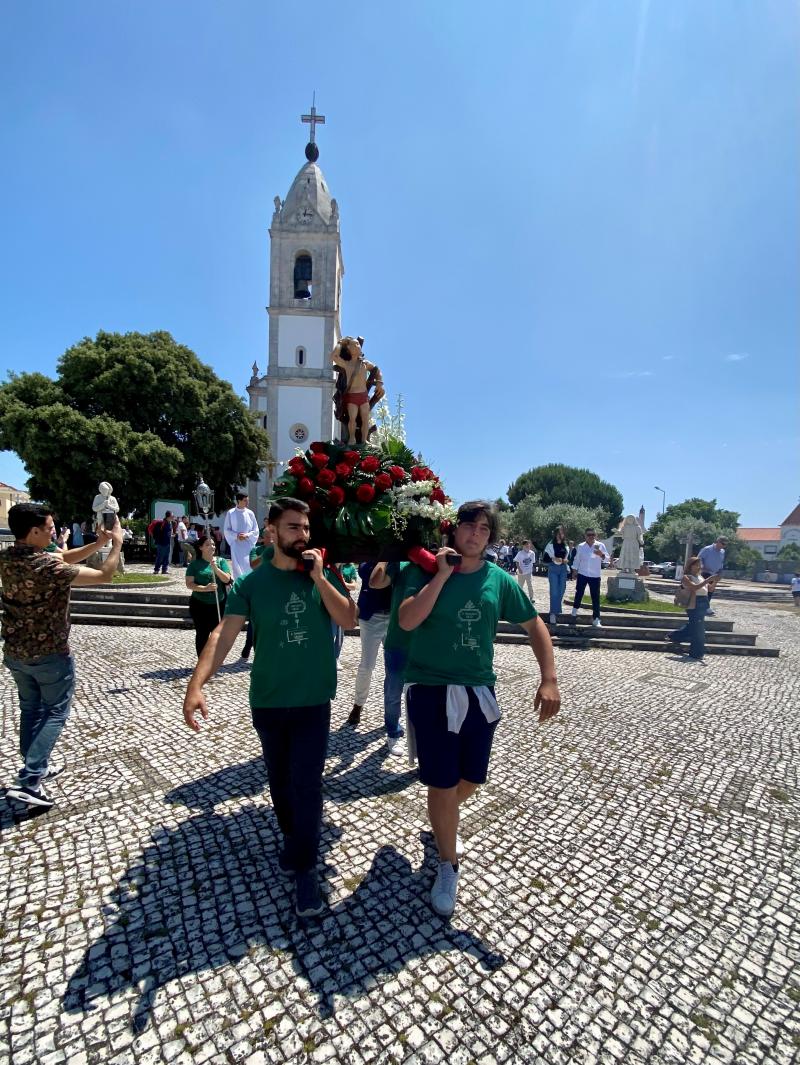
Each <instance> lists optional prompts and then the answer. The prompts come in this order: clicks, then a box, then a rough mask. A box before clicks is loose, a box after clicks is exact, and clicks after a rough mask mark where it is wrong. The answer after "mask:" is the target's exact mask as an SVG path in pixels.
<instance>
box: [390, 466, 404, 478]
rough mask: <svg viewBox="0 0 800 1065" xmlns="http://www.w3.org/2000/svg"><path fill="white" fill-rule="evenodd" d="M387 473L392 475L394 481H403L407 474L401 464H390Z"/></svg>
mask: <svg viewBox="0 0 800 1065" xmlns="http://www.w3.org/2000/svg"><path fill="white" fill-rule="evenodd" d="M389 473H390V474H391V475H392V477H393V478H394V480H395V481H404V480H405V479H406V477H408V474H407V473H406V471H405V470H404V469H403V467H402V466H390V467H389Z"/></svg>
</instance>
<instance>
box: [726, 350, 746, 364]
mask: <svg viewBox="0 0 800 1065" xmlns="http://www.w3.org/2000/svg"><path fill="white" fill-rule="evenodd" d="M749 358H750V355H749V354H748V353H747V352H746V351H735V352H734V353H733V354H732V355H726V356H725V362H744V360H745V359H749Z"/></svg>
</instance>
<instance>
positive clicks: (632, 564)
mask: <svg viewBox="0 0 800 1065" xmlns="http://www.w3.org/2000/svg"><path fill="white" fill-rule="evenodd" d="M643 561H644V534H643V533H642V529H641V526H640V525H639V522H638V521H637V520H636V518H634V516H633V514H629V515H628V516H627V518H626V519H625V521H623V523H622V548H621V550H620V553H619V564H618V568H619V570H620V571H621V572H623V573H636V572H637V570H639V569H640V568H641V566H642V563H643Z"/></svg>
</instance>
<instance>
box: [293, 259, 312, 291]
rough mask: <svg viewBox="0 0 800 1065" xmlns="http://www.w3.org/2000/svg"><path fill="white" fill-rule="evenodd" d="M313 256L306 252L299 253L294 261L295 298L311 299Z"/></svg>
mask: <svg viewBox="0 0 800 1065" xmlns="http://www.w3.org/2000/svg"><path fill="white" fill-rule="evenodd" d="M311 280H312V273H311V256H310V255H309V254H308V252H306V251H301V252H299V253H298V255H297V257H296V258H295V260H294V298H295V299H296V300H310V299H311Z"/></svg>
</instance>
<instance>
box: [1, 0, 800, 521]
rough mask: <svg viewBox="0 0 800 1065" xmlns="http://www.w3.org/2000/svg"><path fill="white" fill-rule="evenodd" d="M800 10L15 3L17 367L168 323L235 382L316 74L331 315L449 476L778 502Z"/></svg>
mask: <svg viewBox="0 0 800 1065" xmlns="http://www.w3.org/2000/svg"><path fill="white" fill-rule="evenodd" d="M797 10H798V9H797V7H796V5H793V4H790V3H788V2H784V0H753V2H744V0H705V2H704V3H702V4H698V3H696V2H695V0H615V2H614V3H607V2H600V0H597V2H595V0H574V2H571V3H569V4H566V3H560V2H556V0H550V2H547V3H544V2H526V3H524V4H510V3H506V4H496V5H486V4H485V3H478V2H473V0H450V2H443V0H438V2H437V3H433V2H427V0H426V2H415V0H411V2H409V0H405V2H404V3H403V4H398V5H392V6H390V5H387V4H376V3H368V2H367V0H364V2H362V3H354V2H350V3H348V2H339V3H337V4H320V3H314V2H312V0H309V2H307V3H305V4H302V5H287V4H281V5H278V4H273V3H267V2H265V0H239V2H235V3H228V4H220V3H218V2H216V0H214V2H210V0H192V2H186V0H171V2H170V3H169V4H165V3H163V2H161V0H158V2H155V0H139V2H137V3H136V4H126V3H122V2H119V0H118V2H108V0H103V2H102V3H101V2H97V3H95V2H90V0H80V2H76V3H72V4H64V3H62V2H60V0H58V2H56V0H48V2H40V3H38V4H36V5H23V4H16V5H12V4H6V5H5V6H4V9H3V13H2V23H1V24H0V25H1V26H2V33H3V37H4V39H5V41H6V48H5V49H4V63H3V65H2V68H0V93H1V94H2V98H3V100H4V101H5V108H4V111H5V116H4V117H5V119H6V120H5V121H4V123H3V124H2V126H1V127H0V152H2V157H3V159H4V160H5V163H4V167H3V174H2V178H0V180H1V181H2V201H1V202H2V232H3V238H4V239H3V245H4V250H5V255H4V256H3V257H2V262H1V263H0V337H1V338H2V348H1V349H0V350H1V351H2V367H3V368H4V369H5V370H16V371H23V370H39V371H42V372H44V373H48V374H54V373H55V364H56V360H57V358H58V357H59V355H61V354H62V353H63V351H64V350H65V349H66V348H68V347H69V346H70V345H71V344H73V343H74V342H76V341H77V340H79V339H80V338H81V337H83V336H85V335H94V334H95V333H96V332H97V331H98V330H99V329H105V330H110V331H121V332H125V331H128V330H140V331H145V332H146V331H150V330H155V329H167V330H169V331H170V332H171V333H172V334H173V335H174V336H175V338H176V339H177V340H179V341H180V342H181V343H184V344H187V345H189V347H191V348H193V349H194V350H195V351H196V352H197V354H198V355H199V356H200V358H201V359H203V360H204V361H205V362H208V363H210V364H211V365H212V366H213V367H214V368H215V370H216V371H217V372H218V373H219V374H220V375H222V376H224V377H226V378H227V379H228V380H230V381H231V382H233V384H234V386H235V387H236V389H237V391H240V392H241V393H242V394H244V388H245V385H246V384H247V381H248V379H249V374H250V366H251V364H252V362H253V360H254V359H255V360H257V361H258V362H259V363H260V365H262V366H263V365H264V363H265V361H266V360H265V350H266V336H267V322H266V314H265V312H264V305H265V303H266V301H267V277H268V235H267V228H268V225H269V220H270V217H271V213H272V200H273V197H274V196H275V195H276V194H279V195H281V196H285V195H286V192H287V191H288V188H289V185H290V184H291V181H292V179H293V177H294V175H295V173H296V172H297V170H298V169H299V168H300V166H301V165H302V164H303V162H304V159H303V147H304V144H305V140H306V134H307V127H301V125H300V122H299V115H300V114H301V112H303V111H307V110H308V107H309V104H310V102H311V92H312V90H314V89H316V93H317V105H318V109H319V110H320V111H321V112H322V113H324V114H325V115H326V116H327V123H326V125H325V126H324V127H322V128H320V129H319V131H318V143H319V145H320V151H321V155H320V165H321V167H322V169H323V171H324V173H325V176H326V179H327V182H328V185H329V186H330V189H331V192H332V194H333V195H335V196H336V197H337V199H338V201H339V205H340V211H341V217H342V240H343V247H344V256H345V264H346V271H347V272H346V277H345V283H344V294H343V321H342V326H343V329H344V331H345V332H346V333H359V334H362V335H363V336H365V337H366V338H367V340H366V352H367V355H368V357H370V358H373V359H374V360H375V361H377V362H379V363H380V365H381V367H382V369H383V372H384V378H385V380H386V383H387V387H388V390H389V393H390V396H394V395H396V394H397V393H398V392H401V393H402V394H403V396H404V399H405V403H406V408H407V430H408V437H409V442H410V443H411V444H412V446H414V447H415V448H418V449H420V450H422V452H423V453H424V455H425V457H426V459H427V461H428V462H429V463H431V464H433V465H435V466H436V467H437V469H438V470H439V471H440V472H441V474H442V475H443V477H444V478H445V481H446V484H447V487H448V489H449V490H450V491H451V492H452V494H453V495H454V496H455V497H456V498H461V499H463V498H466V497H469V496H475V495H487V496H491V497H494V496H497V495H500V494H504V493H505V490H506V488H507V486H508V484H509V483H510V482H511V481H512V480H513V479H514V478H515V477H516V476H517V475H518V474H519V473H521V472H523V471H524V470H527V469H529V468H530V467H531V466H535V465H539V464H541V463H545V462H553V461H557V462H566V463H569V464H573V465H581V466H588V467H589V468H590V469H592V470H594V471H596V472H597V473H599V474H600V475H601V476H602V477H604V478H606V479H607V480H610V481H612V482H613V483H615V484H616V485H617V486H618V487H619V488H620V489H621V491H622V492H623V495H624V498H625V507H626V511H628V510H630V511H634V512H635V511H638V509H639V505H640V504H641V503H644V504H645V506H646V507H647V510H648V515H649V516H650V517H653V516H654V515H655V512H656V510H657V509H658V507H659V506H660V500H661V495H660V493H659V492H656V491H655V489H654V487H653V486H654V485H656V484H658V485H662V486H663V487H664V488H665V489H666V491H667V501H668V502H670V501H671V502H678V501H680V500H682V499H685V498H687V497H689V496H702V497H705V498H711V497H716V498H717V499H718V500H719V502H720V505H722V506H724V507H726V508H729V509H732V510H738V511H740V512H741V514H742V523H743V524H744V525H772V524H777V523H778V522H779V521H781V520H782V519H783V518H784V517H785V516H786V515H787V514H788V513H789V511H790V510H791V509H792V507H793V506H794V505H795V503H796V502H797V500H798V493H800V477H798V468H799V467H798V458H799V457H800V448H798V442H799V437H798V417H797V396H798V372H797V367H798V347H799V345H798V341H799V340H800V336H798V332H799V326H798V322H799V318H798V308H797V293H798V291H800V262H799V259H800V253H799V249H798V221H799V220H798V202H797V196H796V191H797V183H798V176H800V167H799V166H798V145H800V118H799V115H798V97H797V93H796V84H797V77H798V59H797V57H798V43H800V41H799V39H800V29H799V23H798V13H797ZM24 477H25V474H24V471H23V469H22V466H21V464H20V463H19V461H18V459H17V458H16V457H15V456H13V455H12V454H10V453H8V452H6V453H0V480H3V481H6V482H10V483H12V484H16V485H20V484H21V482H22V480H24Z"/></svg>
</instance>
